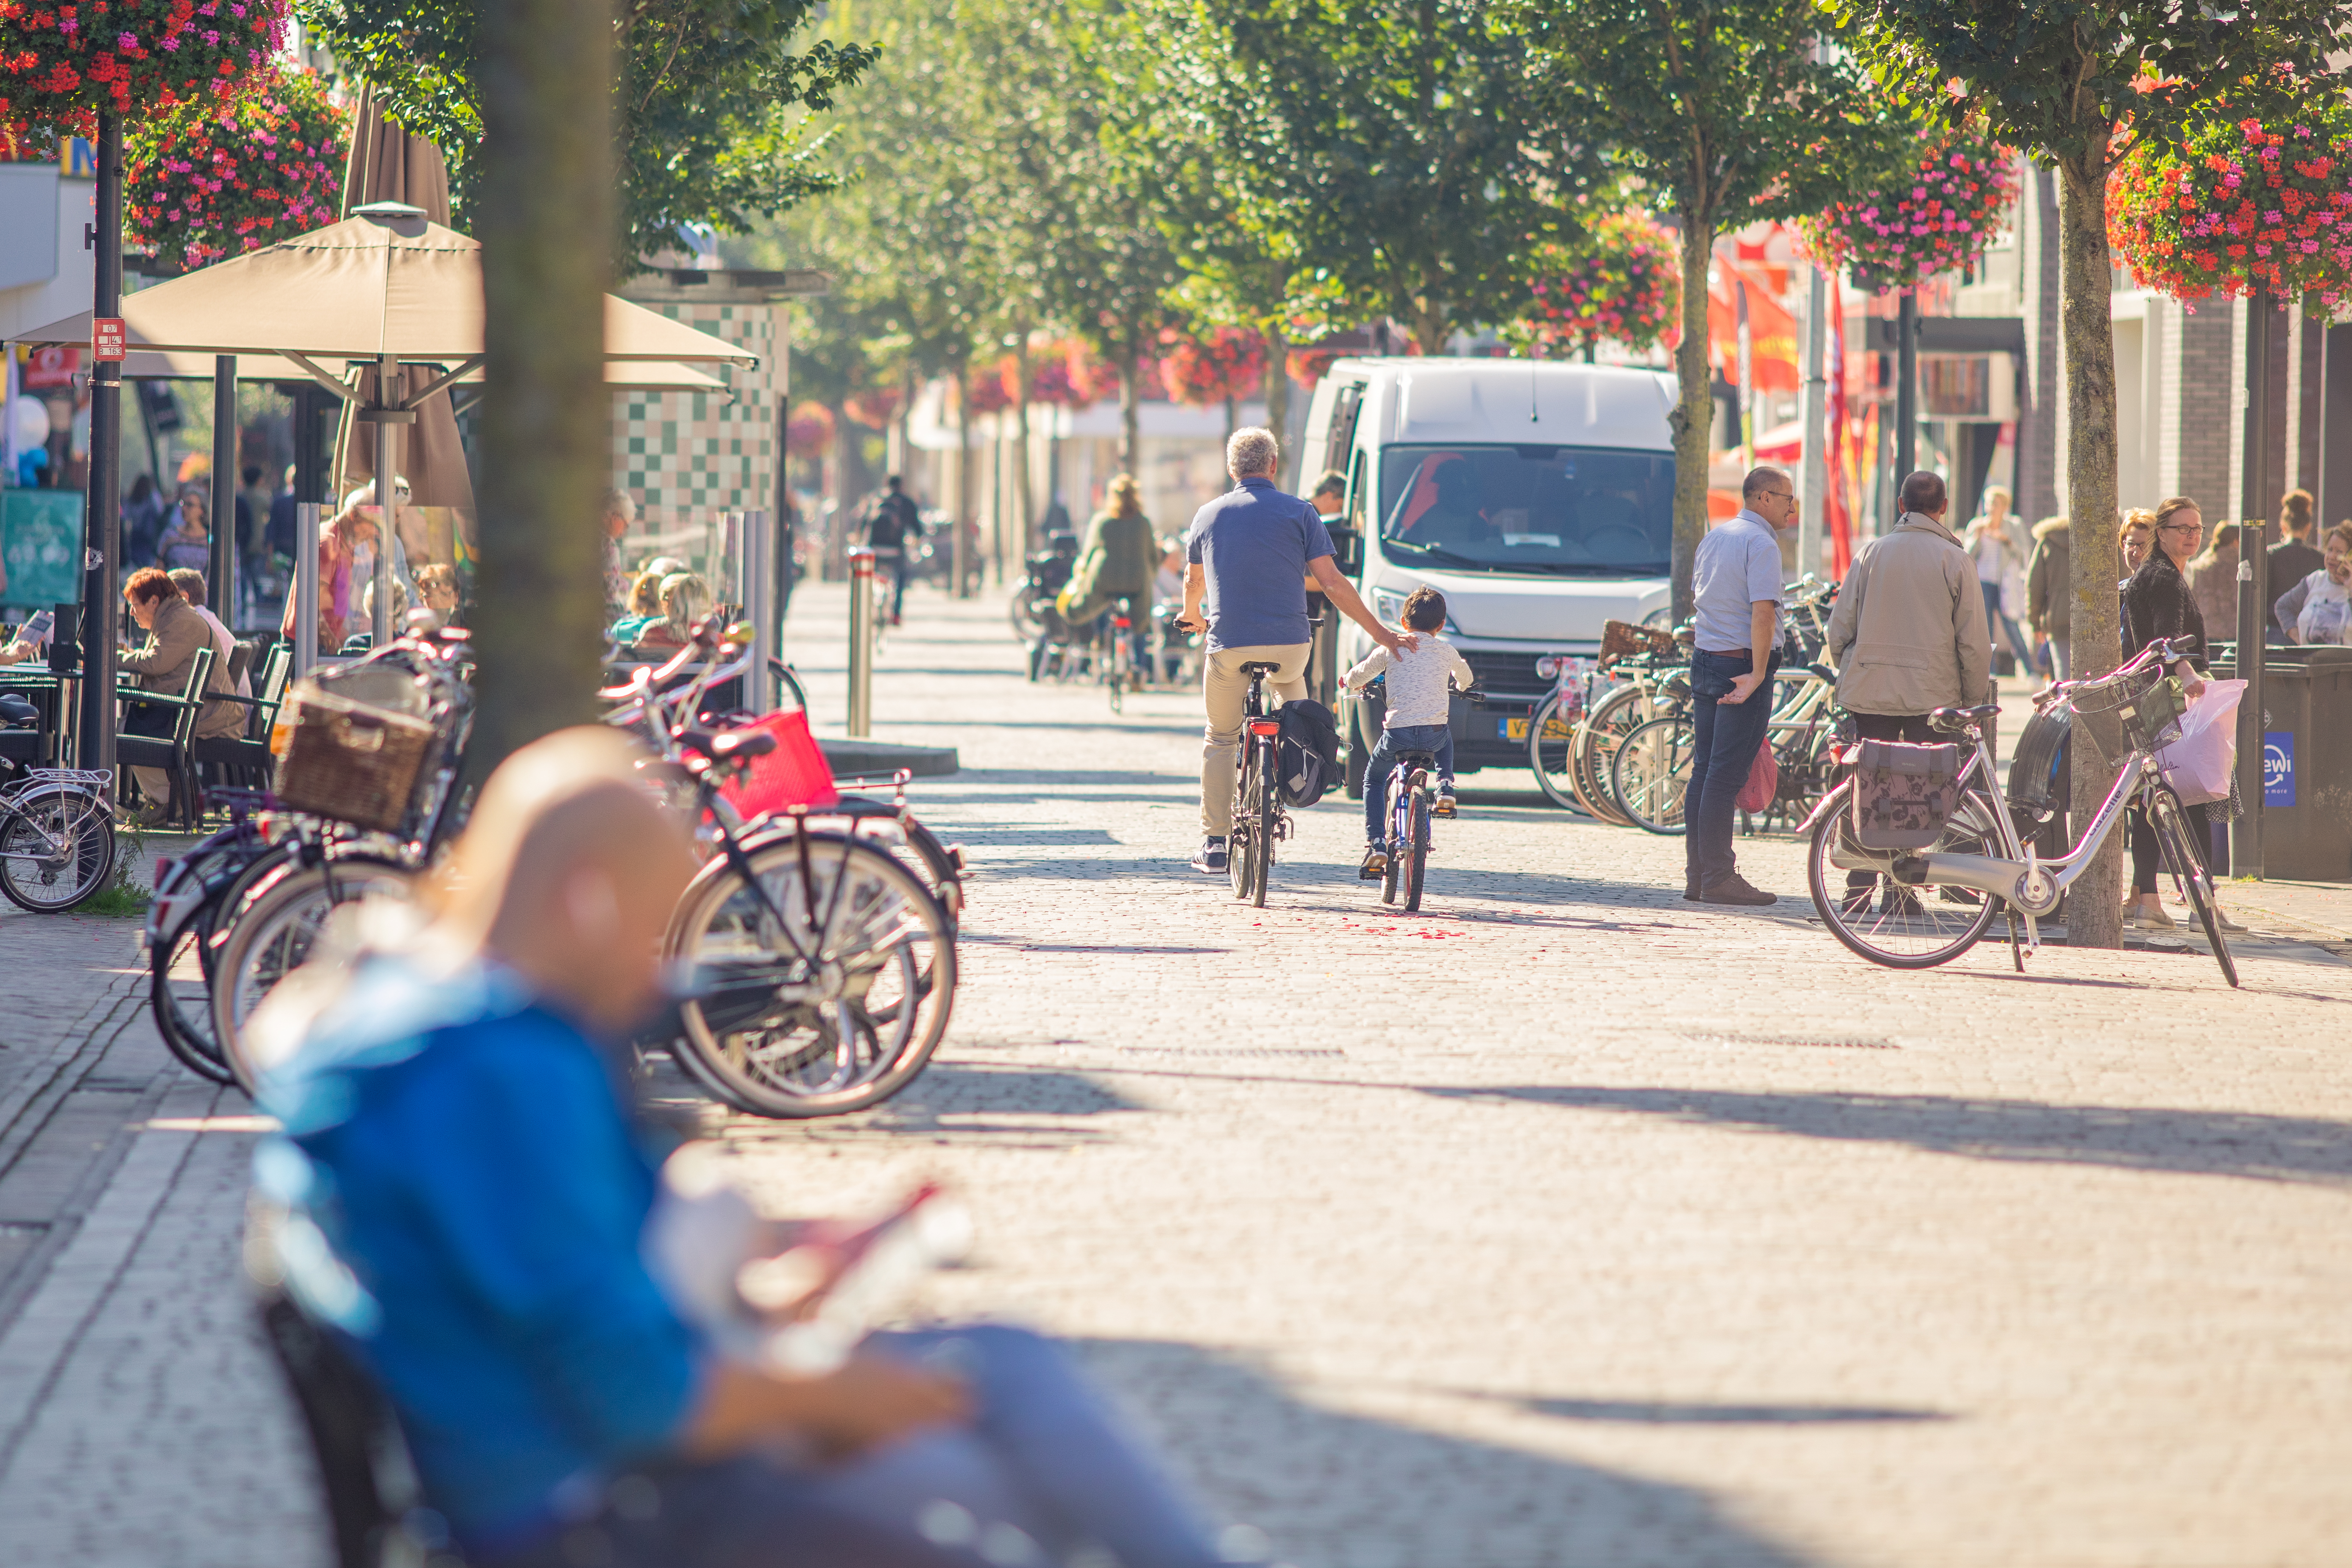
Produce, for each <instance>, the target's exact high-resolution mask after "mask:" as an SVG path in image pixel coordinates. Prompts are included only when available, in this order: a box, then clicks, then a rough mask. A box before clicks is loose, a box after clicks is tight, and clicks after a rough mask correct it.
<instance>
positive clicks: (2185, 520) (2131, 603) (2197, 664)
mask: <svg viewBox="0 0 2352 1568" xmlns="http://www.w3.org/2000/svg"><path fill="white" fill-rule="evenodd" d="M2154 532H2155V536H2156V537H2155V542H2154V544H2153V545H2152V546H2151V547H2150V548H2149V550H2148V552H2147V560H2145V561H2143V562H2141V563H2140V564H2139V569H2138V570H2137V571H2136V572H2134V573H2133V574H2131V576H2130V577H2129V578H2128V579H2126V582H2125V584H2124V660H2125V662H2126V663H2129V662H2130V661H2131V660H2132V659H2134V658H2137V657H2138V656H2139V652H2140V650H2141V649H2142V648H2145V647H2147V645H2148V644H2150V643H2152V642H2157V641H2159V640H2161V639H2164V638H2171V639H2172V640H2174V641H2176V642H2186V643H2187V644H2188V645H2189V647H2190V649H2191V650H2192V652H2191V654H2190V656H2189V658H2184V659H2181V660H2179V662H2178V663H2176V664H2175V665H2174V666H2173V673H2174V674H2176V675H2178V676H2179V677H2180V684H2181V686H2182V687H2183V688H2185V689H2187V690H2188V693H2189V696H2190V697H2192V698H2193V697H2196V696H2197V695H2199V694H2200V693H2201V692H2202V691H2203V690H2204V689H2205V671H2206V669H2207V668H2209V664H2208V660H2209V658H2210V653H2211V646H2210V644H2209V643H2208V642H2207V641H2206V637H2205V616H2204V615H2203V613H2202V612H2201V611H2200V610H2199V609H2198V607H2197V596H2196V595H2194V594H2192V593H2190V592H2189V579H2188V577H2187V575H2186V574H2184V572H2183V570H2182V569H2183V568H2184V567H2186V566H2187V565H2188V564H2189V562H2190V561H2192V560H2194V559H2195V558H2196V555H2197V546H2198V544H2199V543H2200V542H2201V541H2202V540H2203V539H2204V537H2205V518H2204V515H2203V514H2202V513H2201V512H2200V511H2199V510H2197V503H2196V502H2195V501H2193V500H2189V498H2188V497H2187V496H2173V497H2170V498H2168V500H2162V501H2159V502H2158V503H2157V508H2156V520H2155V529H2154ZM2188 813H2189V837H2190V839H2191V840H2193V841H2194V843H2195V844H2196V846H2197V847H2198V849H2199V850H2200V852H2202V853H2204V854H2206V855H2209V856H2210V854H2211V853H2212V849H2211V845H2212V842H2213V833H2212V827H2211V825H2210V818H2209V814H2208V812H2207V810H2206V808H2205V806H2204V805H2191V806H2189V808H2188ZM2235 815H2236V813H2235V811H2234V809H2233V810H2232V811H2231V816H2235ZM2224 820H2227V818H2226V817H2225V818H2224ZM2131 849H2132V895H2133V896H2132V898H2131V900H2129V901H2128V902H2126V904H2125V906H2124V920H2125V921H2126V923H2137V924H2138V925H2140V926H2142V927H2164V926H2169V925H2171V924H2172V918H2171V917H2170V916H2169V915H2168V914H2166V913H2165V912H2164V906H2163V904H2162V903H2161V902H2160V901H2159V900H2158V898H2157V896H2156V871H2157V863H2158V856H2157V847H2156V830H2155V829H2154V828H2153V827H2152V826H2149V824H2148V821H2147V816H2145V814H2143V813H2141V812H2140V811H2138V810H2137V809H2134V811H2133V812H2132V825H2131ZM2213 914H2214V918H2215V919H2216V920H2217V921H2220V922H2221V929H2222V930H2223V931H2233V932H2234V931H2243V930H2245V929H2246V928H2245V927H2243V926H2242V925H2239V924H2237V923H2236V922H2234V921H2231V919H2230V918H2229V916H2227V915H2226V914H2224V913H2222V912H2221V906H2220V905H2219V904H2218V903H2217V904H2216V905H2215V906H2214V910H2213Z"/></svg>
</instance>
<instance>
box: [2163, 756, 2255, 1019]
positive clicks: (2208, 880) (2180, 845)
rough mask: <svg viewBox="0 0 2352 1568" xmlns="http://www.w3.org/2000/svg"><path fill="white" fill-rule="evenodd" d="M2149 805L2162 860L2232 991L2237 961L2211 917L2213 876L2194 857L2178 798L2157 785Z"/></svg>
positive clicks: (2192, 840) (2193, 842) (2218, 923)
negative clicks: (2185, 891) (2177, 881)
mask: <svg viewBox="0 0 2352 1568" xmlns="http://www.w3.org/2000/svg"><path fill="white" fill-rule="evenodd" d="M2148 804H2149V812H2148V816H2150V818H2151V819H2152V820H2153V821H2154V822H2155V825H2156V841H2157V843H2158V845H2159V846H2161V847H2162V848H2163V850H2164V858H2165V859H2167V860H2168V861H2169V862H2170V863H2171V868H2172V874H2173V875H2174V876H2175V877H2178V878H2179V879H2180V885H2181V886H2182V887H2183V888H2185V889H2188V892H2189V908H2190V909H2192V910H2196V911H2197V923H2198V924H2200V925H2201V926H2203V927H2204V928H2205V940H2206V941H2208V942H2211V943H2212V944H2213V962H2214V963H2218V964H2220V965H2221V973H2222V975H2223V977H2224V978H2226V979H2227V980H2228V981H2229V982H2230V984H2231V986H2232V987H2235V986H2236V985H2237V984H2238V961H2237V960H2236V959H2234V958H2232V957H2231V956H2230V944H2229V943H2228V942H2225V941H2223V940H2222V938H2221V921H2219V920H2218V919H2216V918H2215V916H2214V903H2213V877H2212V873H2210V872H2209V871H2208V870H2206V869H2205V857H2204V856H2202V855H2200V854H2198V853H2197V848H2196V840H2195V838H2193V837H2191V836H2190V834H2189V822H2188V818H2187V816H2186V813H2185V811H2184V809H2183V808H2182V806H2181V804H2180V797H2179V795H2176V794H2175V793H2174V792H2173V789H2172V786H2171V785H2169V784H2158V786H2157V788H2156V793H2155V798H2154V799H2153V800H2151V801H2150V802H2149V803H2148Z"/></svg>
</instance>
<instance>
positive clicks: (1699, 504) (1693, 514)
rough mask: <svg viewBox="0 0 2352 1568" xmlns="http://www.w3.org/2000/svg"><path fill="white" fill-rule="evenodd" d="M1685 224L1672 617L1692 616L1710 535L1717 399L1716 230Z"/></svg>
mask: <svg viewBox="0 0 2352 1568" xmlns="http://www.w3.org/2000/svg"><path fill="white" fill-rule="evenodd" d="M1682 223H1683V236H1682V238H1683V341H1682V342H1681V343H1680V344H1679V345H1677V346H1676V348H1675V374H1676V376H1677V377H1679V378H1680V381H1681V384H1682V387H1681V398H1680V401H1678V402H1677V403H1675V411H1674V413H1673V414H1672V415H1671V416H1668V418H1667V421H1666V423H1667V424H1668V426H1671V427H1672V428H1673V430H1674V433H1675V552H1674V618H1675V624H1676V625H1677V626H1679V625H1681V624H1682V623H1683V622H1685V621H1686V620H1688V619H1690V617H1691V564H1692V563H1693V562H1694V561H1695V560H1696V559H1697V556H1698V542H1699V541H1700V540H1702V539H1705V538H1706V466H1707V457H1708V452H1707V440H1708V437H1709V436H1710V433H1711V432H1712V430H1713V428H1714V426H1715V399H1714V397H1713V395H1712V394H1711V393H1710V391H1709V388H1710V387H1711V386H1712V384H1713V382H1712V379H1711V378H1710V377H1709V376H1708V375H1707V374H1706V267H1707V258H1708V257H1709V256H1710V255H1711V254H1712V253H1713V252H1714V249H1715V226H1714V225H1713V224H1711V223H1709V222H1707V221H1706V220H1705V219H1703V218H1701V217H1700V216H1698V215H1697V214H1696V213H1694V212H1692V211H1691V210H1690V209H1689V208H1687V207H1685V208H1684V209H1683V212H1682Z"/></svg>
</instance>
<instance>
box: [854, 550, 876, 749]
mask: <svg viewBox="0 0 2352 1568" xmlns="http://www.w3.org/2000/svg"><path fill="white" fill-rule="evenodd" d="M849 732H850V734H851V735H852V736H854V737H856V738H857V739H859V740H864V739H865V738H866V736H868V735H871V734H872V733H873V732H874V552H873V551H872V550H870V549H868V548H866V546H865V545H862V544H857V545H852V546H851V547H850V550H849Z"/></svg>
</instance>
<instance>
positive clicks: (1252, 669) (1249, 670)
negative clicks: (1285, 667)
mask: <svg viewBox="0 0 2352 1568" xmlns="http://www.w3.org/2000/svg"><path fill="white" fill-rule="evenodd" d="M1280 668H1282V666H1280V665H1278V664H1268V663H1265V662H1263V661H1261V660H1258V659H1252V660H1250V661H1249V662H1248V663H1247V664H1244V665H1243V666H1242V673H1243V674H1244V675H1272V674H1273V673H1274V672H1275V671H1276V670H1277V669H1280Z"/></svg>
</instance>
